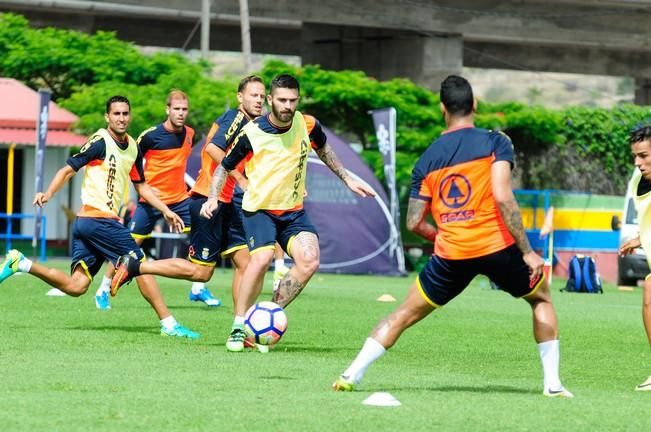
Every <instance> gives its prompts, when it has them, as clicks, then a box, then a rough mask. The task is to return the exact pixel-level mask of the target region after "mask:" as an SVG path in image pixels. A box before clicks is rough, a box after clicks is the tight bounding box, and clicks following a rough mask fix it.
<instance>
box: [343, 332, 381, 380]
mask: <svg viewBox="0 0 651 432" xmlns="http://www.w3.org/2000/svg"><path fill="white" fill-rule="evenodd" d="M385 352H386V349H384V347H383V346H382V344H380V343H379V342H378V341H376V340H375V339H373V338H367V339H366V342H364V346H363V347H362V350H361V351H360V352H359V354H357V357H356V358H355V360H354V361H353V363H352V364H351V365H350V366H349V367H348V369H346V370H345V371H344V373H343V374H342V376H344V377H346V378H348V379H349V380H352V381H353V382H354V383H355V384H357V383H359V382H360V381H361V380H362V377H363V376H364V374H365V373H366V369H368V367H369V366H370V365H371V363H373V362H374V361H375V360H377V359H379V358H380V357H382V355H383V354H384V353H385Z"/></svg>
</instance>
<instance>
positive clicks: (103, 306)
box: [95, 291, 111, 310]
mask: <svg viewBox="0 0 651 432" xmlns="http://www.w3.org/2000/svg"><path fill="white" fill-rule="evenodd" d="M95 306H97V309H99V310H109V309H111V303H109V293H108V291H102V292H101V293H98V294H97V295H96V296H95Z"/></svg>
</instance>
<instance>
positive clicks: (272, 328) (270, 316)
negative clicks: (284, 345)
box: [244, 301, 287, 345]
mask: <svg viewBox="0 0 651 432" xmlns="http://www.w3.org/2000/svg"><path fill="white" fill-rule="evenodd" d="M244 330H245V331H246V334H247V335H248V336H249V337H250V338H252V339H253V340H254V341H255V343H257V344H260V345H273V344H275V343H276V342H278V340H279V339H280V337H281V336H282V335H283V334H284V333H285V330H287V315H285V311H284V310H283V308H281V307H280V306H278V305H277V304H276V303H273V302H269V301H263V302H260V303H256V304H254V305H253V306H251V307H250V308H249V310H248V311H246V315H244Z"/></svg>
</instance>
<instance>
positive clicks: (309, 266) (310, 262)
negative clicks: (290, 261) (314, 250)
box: [295, 257, 320, 275]
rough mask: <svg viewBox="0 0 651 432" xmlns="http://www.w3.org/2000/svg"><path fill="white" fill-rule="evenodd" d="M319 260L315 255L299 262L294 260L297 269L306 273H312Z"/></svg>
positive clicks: (316, 268)
mask: <svg viewBox="0 0 651 432" xmlns="http://www.w3.org/2000/svg"><path fill="white" fill-rule="evenodd" d="M319 264H320V260H319V259H318V258H316V257H314V258H308V259H303V260H301V261H300V262H298V261H296V262H295V265H296V266H297V267H298V270H299V271H300V272H301V273H303V274H307V275H313V274H314V273H316V271H317V270H318V269H319Z"/></svg>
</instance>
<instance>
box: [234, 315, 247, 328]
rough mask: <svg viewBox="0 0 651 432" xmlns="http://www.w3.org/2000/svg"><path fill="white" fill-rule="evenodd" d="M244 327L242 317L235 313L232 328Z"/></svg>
mask: <svg viewBox="0 0 651 432" xmlns="http://www.w3.org/2000/svg"><path fill="white" fill-rule="evenodd" d="M240 327H244V317H243V316H240V315H235V318H234V319H233V328H240Z"/></svg>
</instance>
